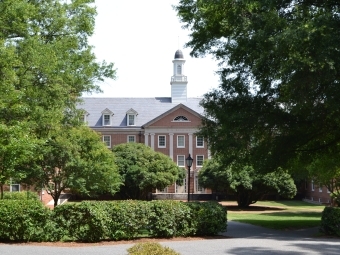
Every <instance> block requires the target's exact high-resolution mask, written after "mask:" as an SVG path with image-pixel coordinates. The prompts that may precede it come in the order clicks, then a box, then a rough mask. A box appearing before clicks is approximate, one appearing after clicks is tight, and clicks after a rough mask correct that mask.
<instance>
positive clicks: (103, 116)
mask: <svg viewBox="0 0 340 255" xmlns="http://www.w3.org/2000/svg"><path fill="white" fill-rule="evenodd" d="M105 116H109V124H105ZM102 125H103V126H111V115H110V114H106V113H104V114H103V123H102Z"/></svg>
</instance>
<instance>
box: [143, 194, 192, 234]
mask: <svg viewBox="0 0 340 255" xmlns="http://www.w3.org/2000/svg"><path fill="white" fill-rule="evenodd" d="M150 206H151V213H150V215H149V224H148V228H149V232H150V235H151V236H156V237H173V236H189V235H193V234H195V233H196V230H197V219H195V218H194V216H193V212H192V210H191V208H190V207H188V205H187V204H186V203H181V202H178V201H170V200H169V201H152V202H150Z"/></svg>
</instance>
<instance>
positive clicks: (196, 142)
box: [196, 136, 204, 148]
mask: <svg viewBox="0 0 340 255" xmlns="http://www.w3.org/2000/svg"><path fill="white" fill-rule="evenodd" d="M197 138H202V142H203V145H202V146H198V145H197ZM196 148H204V139H203V137H201V136H196Z"/></svg>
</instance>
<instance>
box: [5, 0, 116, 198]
mask: <svg viewBox="0 0 340 255" xmlns="http://www.w3.org/2000/svg"><path fill="white" fill-rule="evenodd" d="M93 2H94V1H93V0H71V1H59V0H32V1H19V0H17V1H1V2H0V13H1V19H0V27H1V28H3V29H1V32H0V73H1V75H0V95H1V97H0V189H1V192H2V191H3V185H4V184H6V183H8V182H9V180H10V178H15V179H17V180H24V181H25V182H27V183H29V182H38V180H37V179H38V178H37V176H36V174H37V173H36V172H35V170H36V169H35V168H29V167H27V166H28V165H29V164H30V163H31V161H32V160H33V159H36V158H37V157H40V156H41V152H40V151H39V149H40V148H41V146H42V145H43V144H45V143H46V141H47V140H49V139H50V138H51V136H52V134H51V131H53V130H55V129H58V127H59V126H60V125H61V124H65V123H67V124H68V125H69V126H71V124H72V125H75V124H76V123H77V122H79V121H77V118H76V117H77V116H78V115H79V111H78V110H76V109H75V108H76V104H77V103H78V102H79V97H80V96H82V93H83V92H92V91H99V90H100V89H99V86H98V85H97V84H96V83H97V81H101V80H103V79H104V78H114V76H115V70H114V69H113V65H112V64H106V63H105V62H103V63H97V61H96V57H95V56H94V54H93V52H92V47H91V46H90V45H88V38H89V36H91V35H92V34H93V30H94V20H95V15H96V11H95V7H94V6H93ZM78 125H79V123H78ZM38 177H39V176H38ZM38 183H39V182H38ZM39 185H40V183H39Z"/></svg>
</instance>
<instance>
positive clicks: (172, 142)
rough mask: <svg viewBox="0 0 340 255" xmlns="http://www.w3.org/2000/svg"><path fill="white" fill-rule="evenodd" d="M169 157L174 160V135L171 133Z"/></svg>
mask: <svg viewBox="0 0 340 255" xmlns="http://www.w3.org/2000/svg"><path fill="white" fill-rule="evenodd" d="M169 157H170V158H171V159H172V160H174V134H173V133H169Z"/></svg>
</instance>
